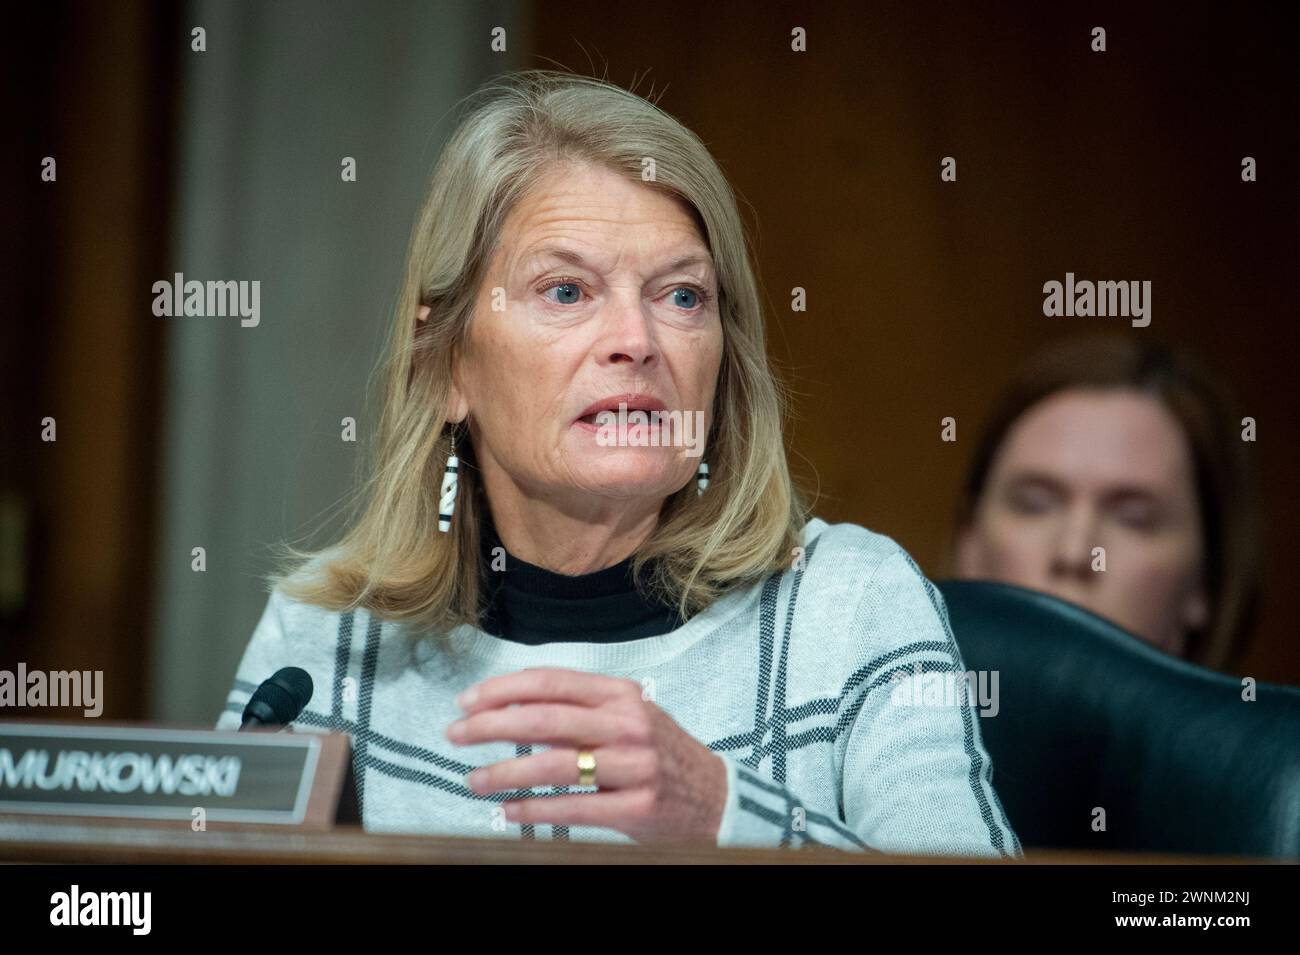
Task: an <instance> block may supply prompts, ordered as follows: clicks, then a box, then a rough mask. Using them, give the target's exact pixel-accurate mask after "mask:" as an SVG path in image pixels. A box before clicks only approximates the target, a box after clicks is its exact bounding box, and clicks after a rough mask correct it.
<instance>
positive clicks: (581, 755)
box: [578, 749, 596, 786]
mask: <svg viewBox="0 0 1300 955" xmlns="http://www.w3.org/2000/svg"><path fill="white" fill-rule="evenodd" d="M578 785H579V786H594V785H596V754H595V753H593V752H592V751H591V750H589V749H580V750H578Z"/></svg>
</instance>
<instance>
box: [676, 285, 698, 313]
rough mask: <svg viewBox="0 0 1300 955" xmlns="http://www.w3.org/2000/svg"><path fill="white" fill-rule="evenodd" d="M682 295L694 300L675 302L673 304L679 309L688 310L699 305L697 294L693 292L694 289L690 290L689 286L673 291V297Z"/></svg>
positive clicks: (678, 300)
mask: <svg viewBox="0 0 1300 955" xmlns="http://www.w3.org/2000/svg"><path fill="white" fill-rule="evenodd" d="M683 294H684V295H687V296H690V297H691V298H693V299H694V301H690V302H683V301H682V300H681V299H677V301H676V302H675V304H676V305H678V306H679V307H681V308H685V309H688V310H689V309H692V308H695V306H696V305H698V304H699V301H700V296H699V293H698V292H696V291H695V289H693V288H690V287H689V286H686V285H683V286H682V287H681V288H679V289H677V290H675V291H674V292H673V295H683Z"/></svg>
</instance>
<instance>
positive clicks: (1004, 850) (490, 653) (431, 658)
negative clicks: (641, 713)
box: [217, 518, 1020, 856]
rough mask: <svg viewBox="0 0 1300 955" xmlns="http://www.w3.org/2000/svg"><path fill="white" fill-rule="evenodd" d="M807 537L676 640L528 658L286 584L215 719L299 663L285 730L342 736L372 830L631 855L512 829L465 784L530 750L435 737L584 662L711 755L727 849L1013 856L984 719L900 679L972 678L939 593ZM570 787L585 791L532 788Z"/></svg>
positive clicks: (886, 551)
mask: <svg viewBox="0 0 1300 955" xmlns="http://www.w3.org/2000/svg"><path fill="white" fill-rule="evenodd" d="M804 546H805V548H806V549H805V552H804V554H803V555H802V559H801V560H797V561H794V562H793V564H794V566H792V567H791V569H789V570H787V571H785V572H783V573H774V574H772V575H771V576H770V577H768V578H767V579H766V580H765V581H763V582H761V583H759V584H755V585H754V586H753V587H751V588H748V589H744V590H737V591H733V592H731V593H730V594H727V595H725V596H724V597H722V598H720V599H719V600H717V601H716V602H715V603H714V604H713V605H712V606H710V607H709V608H707V609H706V610H704V611H703V612H701V613H698V614H697V615H696V616H694V617H693V618H691V619H690V620H689V621H687V622H686V623H685V624H684V625H683V626H681V627H679V628H677V629H676V630H673V631H671V632H669V633H665V634H662V635H660V636H655V637H645V638H641V639H637V640H630V641H626V642H622V643H582V642H573V643H569V642H564V643H547V644H542V645H537V646H530V645H525V644H519V643H512V642H510V641H508V640H505V639H502V638H500V637H496V636H492V635H490V634H487V633H485V632H483V631H481V630H478V629H475V628H471V627H467V626H464V627H459V628H457V629H455V630H453V631H451V632H450V633H449V634H446V635H443V636H441V637H435V636H430V635H429V634H427V633H426V634H423V635H421V634H419V633H415V632H412V631H411V630H410V629H409V628H408V627H406V626H404V625H402V624H400V623H397V622H394V621H385V620H381V619H380V618H378V617H376V616H373V615H371V614H369V613H368V612H366V611H364V610H356V611H353V612H349V613H336V612H331V611H327V610H324V609H322V608H319V607H315V606H311V605H306V604H302V603H298V602H296V601H293V600H290V599H289V598H286V597H285V596H284V595H283V594H280V593H279V592H276V593H273V594H272V595H271V597H270V599H269V600H268V602H267V606H266V610H265V612H264V613H263V615H262V618H261V621H260V622H259V623H258V625H257V628H256V629H255V630H254V632H253V635H252V639H251V640H250V642H249V644H248V648H247V650H246V651H245V653H244V657H243V660H242V662H241V663H240V666H239V671H238V674H237V676H236V679H235V683H234V687H233V689H232V690H231V692H230V696H229V699H228V702H227V704H226V707H225V709H224V711H223V712H222V714H221V716H220V718H219V720H218V723H217V727H218V728H219V729H233V728H237V727H238V726H239V721H240V714H241V713H242V712H243V708H244V705H245V704H246V703H247V701H248V698H249V696H250V695H251V694H252V692H253V690H254V689H255V688H256V687H257V685H258V684H259V683H260V682H261V681H262V680H265V679H266V678H267V677H269V676H270V675H271V674H272V673H274V672H275V671H276V670H278V669H279V668H280V667H283V666H298V667H302V668H303V669H305V670H307V671H308V672H309V673H310V674H311V676H312V680H313V681H314V683H315V686H316V695H315V697H314V698H313V699H312V700H311V702H310V704H309V705H308V707H307V709H306V710H304V712H303V713H302V714H301V715H300V716H299V718H298V719H297V720H296V721H295V722H294V723H293V724H292V728H293V729H295V730H298V731H303V730H306V731H315V732H328V731H338V732H346V733H349V734H350V735H351V737H352V740H353V747H354V749H353V766H354V769H355V772H356V777H357V788H358V796H359V798H360V801H361V810H362V822H363V825H364V827H365V828H366V829H367V830H368V831H384V832H408V833H426V834H442V835H458V836H488V837H498V838H500V837H509V836H514V837H517V838H521V839H557V840H563V839H575V840H595V841H610V842H631V841H632V840H631V839H630V838H629V837H628V836H625V835H624V834H622V833H620V832H617V831H615V830H612V829H605V828H600V827H590V826H571V827H566V826H551V825H547V824H519V823H514V822H510V821H509V820H507V819H506V818H505V816H504V814H503V813H502V811H501V808H500V804H501V803H502V802H504V801H505V800H507V799H511V798H521V797H525V796H527V795H529V793H527V792H517V793H515V792H497V793H491V794H478V793H475V792H473V791H472V790H471V789H469V787H468V786H467V785H466V783H465V777H466V775H468V774H469V772H470V771H472V770H473V769H475V768H477V767H479V766H483V765H487V764H490V763H494V762H498V761H501V760H504V759H510V758H513V757H515V756H519V755H526V754H528V753H529V752H531V751H532V747H530V746H528V745H518V746H517V745H515V744H512V743H505V742H497V743H483V744H476V745H472V746H456V745H454V744H452V743H451V742H449V741H448V740H447V739H446V737H445V736H444V730H445V729H446V727H447V725H448V724H449V723H451V722H453V721H454V720H456V719H457V718H459V717H460V716H461V715H462V714H461V711H460V710H459V709H458V708H457V706H456V704H455V702H454V701H455V697H456V695H457V694H458V693H459V692H460V691H461V690H463V689H465V688H466V687H467V686H469V685H470V684H472V683H476V682H478V681H480V680H483V679H486V678H487V677H489V676H494V675H497V674H501V673H508V672H512V671H515V670H519V669H523V668H525V667H538V666H547V667H567V668H571V669H576V670H587V671H593V672H599V673H605V674H608V675H612V676H622V677H627V678H629V679H633V680H636V681H637V682H639V683H641V684H642V685H643V686H644V687H645V688H646V689H647V691H648V697H649V698H650V699H653V700H654V702H655V703H656V704H657V705H658V706H660V707H661V708H662V709H663V710H664V711H665V712H667V713H668V714H669V715H670V716H671V717H672V718H673V719H674V720H675V721H676V722H677V723H678V725H679V726H681V727H682V728H683V729H684V730H686V731H687V732H688V733H690V734H691V735H692V736H694V737H695V738H696V739H698V740H701V741H703V742H704V743H706V744H707V745H708V746H709V748H710V749H712V750H713V751H714V752H716V753H718V754H719V755H720V756H721V757H722V759H723V761H724V762H725V763H726V767H727V797H726V805H725V810H724V813H723V817H722V823H721V826H720V827H719V831H718V836H717V842H718V845H720V846H734V845H757V846H791V847H797V846H802V845H815V844H820V845H829V846H833V847H837V848H841V849H849V850H859V851H860V850H872V849H874V850H879V851H884V852H897V853H921V854H931V853H938V854H948V855H987V856H999V855H1002V856H1018V855H1019V854H1020V844H1019V841H1018V840H1017V838H1016V835H1015V833H1014V832H1013V831H1012V829H1011V826H1010V824H1009V823H1008V821H1007V817H1006V815H1005V813H1004V812H1003V810H1002V806H1001V804H1000V802H999V801H998V797H997V794H996V793H995V792H994V789H993V785H992V775H993V768H992V766H991V764H990V761H989V757H988V754H987V753H986V752H985V750H984V746H983V743H982V741H981V737H980V730H979V719H980V717H979V715H978V714H977V712H976V711H975V710H974V709H973V708H972V707H971V705H970V702H968V701H967V700H965V699H961V700H954V699H953V695H952V694H948V695H947V697H946V702H944V701H936V700H935V698H934V695H933V694H926V693H923V692H922V691H921V689H920V687H909V686H908V685H907V682H908V681H912V680H923V679H927V676H926V675H929V674H935V673H947V674H961V673H963V672H964V671H965V667H964V665H963V663H962V660H961V656H960V654H959V652H958V649H957V646H956V644H955V642H954V640H953V636H952V632H951V630H950V628H949V625H948V617H947V611H946V610H945V608H944V605H943V598H942V597H941V596H940V594H939V592H938V591H937V590H936V589H935V588H934V587H933V585H932V584H931V583H930V582H929V581H928V580H926V578H925V577H924V576H923V575H922V574H921V572H920V570H919V568H918V567H917V566H916V564H915V563H914V562H913V561H912V559H911V558H910V557H909V556H908V554H907V553H906V552H905V551H904V550H903V549H902V548H900V547H899V546H898V545H897V544H896V543H894V541H892V540H890V539H889V538H888V537H885V536H883V535H880V534H876V533H873V532H872V531H869V530H867V529H865V528H862V527H859V526H857V525H854V524H834V525H831V524H827V523H826V522H825V521H822V520H820V519H816V518H815V519H813V520H812V521H809V523H808V525H807V526H806V527H805V529H804ZM575 625H577V626H580V625H581V624H580V621H575ZM931 682H933V680H932V679H931ZM909 689H916V692H915V694H911V693H908V692H906V691H908V690H909ZM322 691H324V692H322ZM896 691H903V692H901V693H900V692H896ZM922 700H924V701H926V702H925V705H918V704H919V703H920V701H922ZM564 791H578V792H580V791H584V790H583V788H582V787H578V786H576V785H575V786H573V787H568V788H567V789H566V788H559V789H553V788H550V787H547V788H539V789H537V790H533V791H532V794H533V795H543V794H546V793H549V792H564Z"/></svg>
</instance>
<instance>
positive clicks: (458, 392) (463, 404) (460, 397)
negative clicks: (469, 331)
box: [447, 352, 469, 424]
mask: <svg viewBox="0 0 1300 955" xmlns="http://www.w3.org/2000/svg"><path fill="white" fill-rule="evenodd" d="M468 415H469V398H467V397H466V396H465V392H464V391H463V390H462V389H461V387H460V358H459V356H458V355H457V354H456V353H455V352H453V353H452V359H451V384H450V385H449V386H448V388H447V423H448V424H460V423H461V422H462V421H464V420H465V418H466V417H468Z"/></svg>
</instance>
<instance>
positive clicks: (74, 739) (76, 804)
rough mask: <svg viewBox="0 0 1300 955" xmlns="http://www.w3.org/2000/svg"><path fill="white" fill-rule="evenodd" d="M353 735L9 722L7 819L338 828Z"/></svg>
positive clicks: (1, 805) (0, 777)
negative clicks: (76, 818)
mask: <svg viewBox="0 0 1300 955" xmlns="http://www.w3.org/2000/svg"><path fill="white" fill-rule="evenodd" d="M350 751H351V744H350V741H349V739H348V737H347V736H346V735H343V734H322V733H292V732H288V733H286V732H274V731H267V730H261V731H255V732H244V733H236V732H230V731H217V730H199V729H174V728H157V727H149V726H122V725H99V726H81V725H72V724H62V723H6V722H0V814H38V815H58V816H98V817H106V816H107V817H120V818H124V819H150V820H158V821H180V820H184V821H186V822H191V823H193V822H195V820H199V819H202V820H203V821H204V823H205V824H206V822H218V823H239V824H241V825H286V826H304V825H305V826H310V827H312V828H318V827H319V828H328V827H329V826H330V825H331V824H332V823H333V822H334V821H336V819H337V820H339V821H350V820H345V819H342V818H340V812H341V808H340V796H341V795H343V792H344V788H345V787H344V777H345V774H346V770H347V769H348V768H349V767H350V764H351V759H350Z"/></svg>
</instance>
